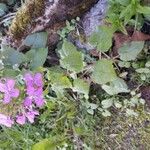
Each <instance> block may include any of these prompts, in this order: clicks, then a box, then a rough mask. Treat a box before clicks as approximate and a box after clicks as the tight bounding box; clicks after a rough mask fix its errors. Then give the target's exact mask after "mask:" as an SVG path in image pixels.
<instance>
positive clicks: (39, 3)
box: [9, 0, 45, 40]
mask: <svg viewBox="0 0 150 150" xmlns="http://www.w3.org/2000/svg"><path fill="white" fill-rule="evenodd" d="M44 9H45V0H30V1H27V2H26V3H24V4H23V6H22V7H21V8H20V9H19V10H18V12H17V13H16V16H15V18H14V19H13V21H12V24H11V26H10V28H9V33H10V35H11V36H12V38H14V39H16V40H18V39H20V38H22V37H23V36H24V35H25V34H26V32H28V31H29V28H30V26H31V23H32V24H33V23H34V21H35V19H36V18H38V17H39V16H41V15H42V14H43V13H44Z"/></svg>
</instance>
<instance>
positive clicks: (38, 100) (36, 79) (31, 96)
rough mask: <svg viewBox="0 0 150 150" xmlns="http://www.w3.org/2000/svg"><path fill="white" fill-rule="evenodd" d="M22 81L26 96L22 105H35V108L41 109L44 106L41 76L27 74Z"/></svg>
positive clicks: (39, 74) (38, 74)
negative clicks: (24, 84) (24, 85)
mask: <svg viewBox="0 0 150 150" xmlns="http://www.w3.org/2000/svg"><path fill="white" fill-rule="evenodd" d="M24 79H25V83H26V88H27V95H28V96H27V97H26V99H25V100H24V105H25V106H29V105H31V104H32V103H35V104H36V106H37V107H42V106H43V105H44V99H43V80H42V74H41V73H36V74H35V75H32V74H30V73H27V74H26V75H25V77H24Z"/></svg>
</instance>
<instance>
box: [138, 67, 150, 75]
mask: <svg viewBox="0 0 150 150" xmlns="http://www.w3.org/2000/svg"><path fill="white" fill-rule="evenodd" d="M136 72H137V73H145V74H149V73H150V69H148V68H139V69H136Z"/></svg>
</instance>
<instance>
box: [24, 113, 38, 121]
mask: <svg viewBox="0 0 150 150" xmlns="http://www.w3.org/2000/svg"><path fill="white" fill-rule="evenodd" d="M36 115H39V113H38V111H35V110H31V111H29V112H27V113H26V117H27V118H28V120H29V122H30V123H33V122H34V118H35V116H36Z"/></svg>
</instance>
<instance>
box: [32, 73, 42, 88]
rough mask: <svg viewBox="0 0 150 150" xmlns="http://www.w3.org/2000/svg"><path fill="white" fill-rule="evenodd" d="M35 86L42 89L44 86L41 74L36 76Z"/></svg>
mask: <svg viewBox="0 0 150 150" xmlns="http://www.w3.org/2000/svg"><path fill="white" fill-rule="evenodd" d="M34 84H35V85H37V86H39V87H41V86H43V81H42V74H41V73H36V74H35V76H34Z"/></svg>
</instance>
